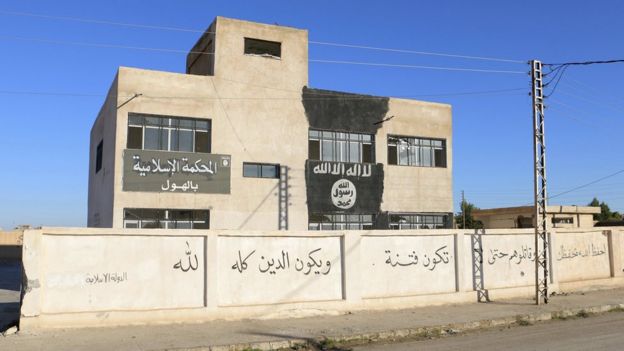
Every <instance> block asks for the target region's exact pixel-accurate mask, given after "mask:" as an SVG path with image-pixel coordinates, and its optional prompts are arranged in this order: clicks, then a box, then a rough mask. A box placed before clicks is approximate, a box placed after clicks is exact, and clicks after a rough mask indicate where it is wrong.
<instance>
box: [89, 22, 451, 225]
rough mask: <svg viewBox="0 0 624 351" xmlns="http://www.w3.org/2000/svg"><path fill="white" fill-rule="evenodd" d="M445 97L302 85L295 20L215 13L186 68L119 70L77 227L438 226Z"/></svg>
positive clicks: (447, 183)
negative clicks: (289, 23)
mask: <svg viewBox="0 0 624 351" xmlns="http://www.w3.org/2000/svg"><path fill="white" fill-rule="evenodd" d="M452 203H453V201H452V129H451V106H449V105H446V104H439V103H431V102H422V101H415V100H406V99H394V98H388V97H377V96H368V95H359V94H351V93H344V92H336V91H329V90H321V89H312V88H309V87H308V32H307V31H306V30H301V29H295V28H289V27H283V26H275V25H266V24H259V23H252V22H246V21H240V20H234V19H229V18H223V17H217V18H216V19H215V21H214V22H213V23H212V24H211V25H210V27H209V28H208V29H207V30H206V32H205V33H204V34H203V35H202V37H201V38H200V39H199V40H198V42H197V44H196V45H195V46H194V47H193V48H192V49H191V51H190V52H189V54H188V56H187V59H186V74H180V73H170V72H161V71H152V70H144V69H137V68H127V67H120V68H119V70H118V72H117V75H116V77H115V79H114V80H113V83H112V86H111V88H110V90H109V93H108V96H107V98H106V100H105V102H104V105H103V107H102V109H101V111H100V113H99V115H98V117H97V119H96V120H95V123H94V125H93V127H92V129H91V145H90V164H89V209H88V226H90V227H113V228H122V227H125V228H137V227H141V228H150V227H158V228H163V227H164V228H197V229H206V228H210V229H250V230H275V229H291V230H307V229H326V230H329V229H368V228H386V229H387V228H396V229H407V228H414V229H416V228H440V227H450V226H451V224H452V223H451V222H452V216H451V213H452V211H453V204H452Z"/></svg>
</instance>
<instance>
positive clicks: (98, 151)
mask: <svg viewBox="0 0 624 351" xmlns="http://www.w3.org/2000/svg"><path fill="white" fill-rule="evenodd" d="M103 150H104V140H101V141H100V143H99V144H98V146H97V149H96V150H95V173H97V172H99V171H100V169H102V157H103V152H104V151H103Z"/></svg>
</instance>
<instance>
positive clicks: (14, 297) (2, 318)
mask: <svg viewBox="0 0 624 351" xmlns="http://www.w3.org/2000/svg"><path fill="white" fill-rule="evenodd" d="M21 281H22V262H21V261H6V260H5V261H0V332H3V331H4V330H6V329H8V328H10V327H12V326H14V325H17V323H18V322H19V313H20V306H19V300H20V288H21Z"/></svg>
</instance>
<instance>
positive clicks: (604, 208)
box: [588, 197, 622, 221]
mask: <svg viewBox="0 0 624 351" xmlns="http://www.w3.org/2000/svg"><path fill="white" fill-rule="evenodd" d="M588 206H594V207H600V213H599V214H595V215H594V220H595V221H621V220H622V214H620V213H619V212H617V211H615V212H612V211H611V209H610V208H609V205H607V204H606V203H605V202H604V201H603V202H600V201H598V199H597V198H595V197H594V198H593V199H592V201H591V202H590V203H589V204H588Z"/></svg>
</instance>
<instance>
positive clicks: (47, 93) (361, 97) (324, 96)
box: [0, 87, 525, 100]
mask: <svg viewBox="0 0 624 351" xmlns="http://www.w3.org/2000/svg"><path fill="white" fill-rule="evenodd" d="M266 88H267V89H270V88H268V87H266ZM520 90H525V89H524V88H512V89H498V90H483V91H466V92H456V93H439V94H417V95H398V96H389V97H381V96H367V95H359V96H344V95H342V94H340V93H312V92H311V93H309V94H310V95H317V96H319V97H307V98H306V100H307V99H310V100H335V99H340V100H379V99H387V98H398V99H403V98H418V97H436V96H438V97H442V96H463V95H489V94H501V93H506V92H513V91H520ZM290 92H293V93H297V94H301V92H300V91H290ZM0 94H6V95H43V96H71V97H103V96H106V95H105V94H85V93H74V92H50V91H24V90H0ZM120 96H124V95H123V94H122V95H120ZM127 96H128V97H132V96H133V94H131V95H127ZM142 97H144V98H153V99H191V100H194V99H197V100H211V99H214V100H301V99H302V98H301V96H300V95H299V96H297V97H271V96H268V97H215V96H157V95H149V94H143V95H142Z"/></svg>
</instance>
